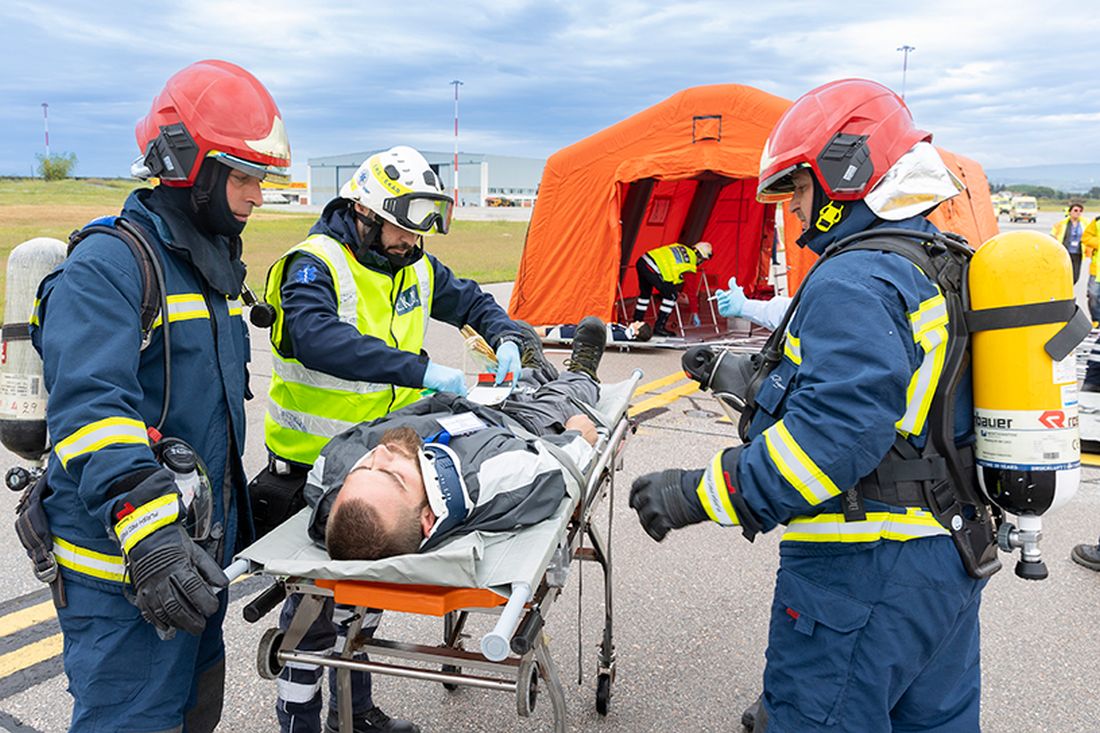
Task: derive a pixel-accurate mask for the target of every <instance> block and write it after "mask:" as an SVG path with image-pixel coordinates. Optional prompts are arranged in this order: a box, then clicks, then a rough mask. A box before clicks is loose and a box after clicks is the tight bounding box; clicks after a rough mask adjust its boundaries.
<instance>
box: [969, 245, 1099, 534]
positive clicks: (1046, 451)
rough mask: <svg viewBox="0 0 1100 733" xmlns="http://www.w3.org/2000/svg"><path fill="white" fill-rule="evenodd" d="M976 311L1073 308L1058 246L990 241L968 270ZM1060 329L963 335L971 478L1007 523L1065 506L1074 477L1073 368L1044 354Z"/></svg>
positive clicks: (1077, 455)
mask: <svg viewBox="0 0 1100 733" xmlns="http://www.w3.org/2000/svg"><path fill="white" fill-rule="evenodd" d="M969 284H970V307H971V309H972V310H975V311H982V310H986V309H991V308H1005V307H1010V306H1024V305H1029V304H1033V303H1048V302H1051V301H1067V300H1068V301H1072V300H1073V299H1074V294H1073V275H1072V268H1071V266H1070V259H1069V255H1068V254H1067V252H1066V250H1065V248H1064V247H1063V246H1062V245H1061V244H1059V243H1058V242H1057V241H1055V240H1054V239H1053V238H1051V237H1049V236H1048V235H1046V234H1042V233H1039V232H1033V231H1016V232H1007V233H1004V234H999V235H997V236H995V237H993V238H992V239H990V240H989V241H987V242H986V243H985V244H983V245H982V246H981V247H980V248H978V251H977V252H975V254H974V257H973V259H972V260H971V263H970V274H969ZM1064 325H1065V324H1064V323H1042V324H1038V325H1032V326H1022V327H1015V328H1000V329H994V330H987V331H978V332H976V333H974V334H973V335H972V337H971V338H972V341H971V353H972V357H973V389H974V428H975V433H976V436H977V444H976V446H975V448H976V454H977V462H978V466H979V471H978V474H979V479H980V482H981V485H982V489H983V490H984V491H985V492H986V495H987V496H989V498H990V499H991V500H992V501H993V502H994V503H996V504H997V505H999V506H1000V507H1002V508H1003V509H1005V510H1006V511H1008V512H1010V513H1012V514H1016V515H1021V516H1022V515H1030V516H1038V515H1040V514H1043V513H1044V512H1046V511H1049V510H1051V509H1054V508H1055V507H1057V506H1060V505H1061V504H1064V503H1065V502H1066V501H1068V500H1069V498H1070V497H1071V496H1073V494H1074V493H1076V491H1077V485H1078V483H1079V481H1080V474H1081V442H1080V435H1079V433H1078V427H1077V375H1076V362H1075V359H1074V355H1073V354H1072V353H1071V354H1070V355H1069V356H1067V357H1066V358H1065V359H1062V360H1061V361H1055V360H1053V359H1052V358H1051V357H1050V355H1048V354H1047V352H1046V351H1045V350H1044V346H1045V344H1046V343H1047V341H1048V340H1050V338H1051V337H1052V336H1054V334H1056V333H1057V332H1058V331H1059V330H1060V329H1061V328H1062V327H1063V326H1064Z"/></svg>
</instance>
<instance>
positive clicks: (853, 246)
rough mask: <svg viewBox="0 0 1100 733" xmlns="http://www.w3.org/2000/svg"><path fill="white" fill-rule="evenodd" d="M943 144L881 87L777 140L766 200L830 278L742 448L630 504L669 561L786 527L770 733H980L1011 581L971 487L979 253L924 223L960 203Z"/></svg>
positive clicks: (757, 394) (814, 110) (784, 350)
mask: <svg viewBox="0 0 1100 733" xmlns="http://www.w3.org/2000/svg"><path fill="white" fill-rule="evenodd" d="M930 140H931V134H930V133H928V132H926V131H924V130H921V129H920V128H918V127H917V126H916V125H915V124H914V122H913V119H912V117H911V115H910V112H909V110H908V108H907V107H906V106H905V103H904V102H903V101H902V100H901V98H900V97H898V96H897V95H896V94H894V93H893V92H892V91H890V90H889V89H887V88H886V87H884V86H882V85H880V84H877V83H875V82H871V81H867V80H863V79H845V80H841V81H835V82H831V83H829V84H825V85H824V86H821V87H818V88H817V89H814V90H813V91H810V92H808V93H807V94H805V95H803V96H802V97H800V98H799V99H798V100H797V101H796V102H795V103H794V105H793V106H792V107H791V108H790V109H789V110H788V111H787V112H786V113H785V114H784V115H783V116H782V117H781V118H780V120H779V122H778V123H777V125H776V126H775V129H773V130H772V132H771V135H770V136H769V137H768V140H767V143H766V144H765V147H764V151H763V156H762V160H761V164H760V175H759V179H758V181H759V183H758V185H759V188H758V198H759V199H760V200H761V201H777V200H784V199H790V202H791V203H790V207H791V212H792V213H793V214H794V215H795V216H796V217H797V218H798V219H799V221H800V222H801V224H802V229H803V232H802V235H801V237H800V238H799V240H798V243H799V244H800V245H801V246H804V247H808V248H810V249H811V250H813V251H814V252H815V253H816V254H818V255H819V256H820V259H819V260H818V262H817V264H816V265H815V267H814V268H813V270H811V272H810V274H809V275H808V276H807V278H806V280H805V281H804V282H803V284H802V286H801V287H800V288H799V291H798V293H797V294H796V296H795V299H794V301H793V302H792V304H791V307H790V308H788V309H787V310H786V313H785V314H784V317H783V320H782V322H781V323H780V324H779V325H778V327H777V328H776V330H775V335H774V336H773V337H772V338H771V339H770V340H769V342H768V344H767V345H766V346H765V348H764V350H763V351H762V352H761V354H760V355H759V356H758V357H757V358H754V360H753V362H752V367H751V371H752V372H753V373H752V375H751V378H749V379H747V380H746V382H747V384H748V387H747V389H746V390H745V391H746V394H745V395H739V396H740V397H743V398H744V399H745V400H746V405H745V409H744V411H743V412H742V418H741V426H740V433H741V437H742V440H743V444H741V445H737V446H734V447H731V448H727V449H725V450H723V451H721V452H720V453H718V455H716V456H715V457H714V458H713V460H712V461H711V462H710V464H709V466H708V467H706V468H703V469H698V470H684V469H678V468H677V469H668V470H665V471H663V472H660V473H654V474H648V475H646V476H642V477H641V478H639V479H637V480H636V481H635V482H634V485H633V487H632V490H631V496H630V505H631V506H632V507H633V508H634V509H635V510H636V511H637V512H638V517H639V520H640V521H641V524H642V526H643V527H644V528H645V530H646V532H647V533H648V534H649V535H650V536H651V537H653V538H654V539H655V540H658V541H660V540H662V539H663V538H664V537H665V535H666V534H667V533H668V532H669V531H670V530H673V529H677V528H681V527H686V526H688V525H690V524H695V523H701V522H706V521H708V520H709V521H710V522H714V523H717V524H720V525H725V526H731V527H737V528H738V529H739V530H741V532H742V533H743V534H744V535H745V537H746V538H747V539H749V540H752V539H753V538H754V537H755V536H756V535H757V534H759V533H761V532H768V531H771V530H773V529H776V528H777V527H779V526H781V525H782V526H784V527H785V530H784V533H783V538H782V542H781V543H780V561H779V572H778V574H777V578H776V586H775V595H774V602H773V604H772V613H771V628H770V631H769V635H768V649H767V655H766V656H767V663H766V666H765V670H764V693H763V695H762V697H761V700H760V701H759V705H758V707H757V709H756V710H755V711H753V713H754V714H755V721H753V722H755V725H756V730H757V731H758V732H760V731H769V733H778V732H779V731H784V732H785V731H799V733H808V732H811V731H822V732H824V731H888V730H906V731H976V730H978V729H979V725H980V721H979V707H980V689H981V674H980V664H979V662H980V652H979V649H980V642H979V628H978V609H979V604H980V601H981V591H982V588H983V587H984V585H985V582H986V578H988V576H989V575H991V574H992V573H993V572H995V571H996V570H997V569H998V568H999V567H1000V563H999V561H998V560H997V556H996V555H997V549H996V537H995V533H994V531H993V521H992V518H991V515H990V512H989V510H988V506H987V505H986V500H984V499H982V498H981V494H980V492H979V490H978V488H977V476H976V473H975V470H974V451H973V441H974V435H973V424H972V418H971V416H972V397H971V393H970V389H969V384H970V372H969V361H968V359H967V358H966V357H967V349H966V348H965V344H966V343H967V342H966V340H965V328H966V327H965V326H964V325H963V323H962V322H963V318H962V306H961V303H962V302H964V301H963V298H961V297H960V288H961V282H964V281H965V277H963V278H962V279H961V280H960V278H959V277H958V275H959V273H960V272H964V271H965V270H963V269H962V268H964V267H965V263H966V262H967V260H968V258H969V252H968V251H967V250H966V249H965V247H964V246H963V245H962V244H961V243H960V242H959V241H957V240H954V239H951V238H949V237H946V236H944V235H942V234H940V233H939V232H938V231H937V230H936V228H935V227H934V226H933V225H932V224H931V223H930V222H929V221H928V220H927V219H926V218H925V216H924V215H925V214H927V213H928V212H929V211H931V210H932V209H933V208H934V207H935V206H936V205H938V204H939V203H940V202H942V201H944V200H946V199H948V198H950V197H952V196H954V195H956V194H957V193H959V192H960V191H961V190H962V184H961V183H960V182H959V181H958V180H957V179H956V178H955V177H954V176H953V175H952V174H951V172H950V171H949V169H948V168H947V167H946V166H945V165H944V163H943V161H942V160H941V159H940V157H939V154H938V153H937V152H936V149H935V148H934V147H932V145H931V143H930ZM959 385H962V386H961V387H960V386H959ZM956 417H957V418H958V419H957V420H956V419H955V418H956ZM714 570H715V577H716V578H717V577H719V576H722V577H727V578H728V576H729V572H728V570H729V568H728V565H723V566H722V567H715V569H714ZM746 722H748V721H746Z"/></svg>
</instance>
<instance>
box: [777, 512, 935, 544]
mask: <svg viewBox="0 0 1100 733" xmlns="http://www.w3.org/2000/svg"><path fill="white" fill-rule="evenodd" d="M947 534H949V533H948V531H947V530H946V529H944V528H943V526H942V525H941V524H940V523H939V522H937V521H936V519H935V517H933V516H932V515H931V514H929V513H928V512H927V511H925V510H924V509H916V508H912V507H910V508H909V509H907V510H906V512H905V514H901V513H895V512H867V518H866V519H864V520H862V521H858V522H848V521H845V519H844V515H843V514H819V515H817V516H816V517H797V518H795V519H793V520H791V523H790V524H789V525H788V526H787V531H786V532H784V533H783V542H877V541H878V540H895V541H898V542H904V541H906V540H914V539H920V538H922V537H937V536H939V535H947Z"/></svg>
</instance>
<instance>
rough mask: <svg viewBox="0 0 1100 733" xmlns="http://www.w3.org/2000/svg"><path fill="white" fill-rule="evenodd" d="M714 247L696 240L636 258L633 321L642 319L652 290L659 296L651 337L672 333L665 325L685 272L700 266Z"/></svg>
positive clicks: (667, 246) (665, 247)
mask: <svg viewBox="0 0 1100 733" xmlns="http://www.w3.org/2000/svg"><path fill="white" fill-rule="evenodd" d="M712 254H714V249H713V247H711V245H710V242H698V243H697V244H695V246H693V247H688V246H687V245H684V244H680V243H678V242H676V243H673V244H666V245H665V246H664V247H657V248H656V249H651V250H649V251H648V252H646V253H645V254H644V255H642V256H641V257H639V258H638V261H637V262H636V263H634V268H635V270H636V271H637V273H638V299H637V300H635V301H634V318H633V320H635V321H644V320H645V314H646V311H647V310H649V301H650V298H651V297H652V296H653V291H655V290H656V291H657V293H658V294H659V295H660V296H661V303H660V305H659V306H658V308H657V319H656V320H655V321H654V323H653V335H654V336H665V337H667V336H673V335H674V334H673V333H672V331H669V330H668V329H666V328H665V325H666V324H667V323H668V317H669V315H671V314H672V309H673V308H674V307H675V306H676V298H677V297H678V296H679V295H680V290H681V289H682V288H683V286H684V275H685V274H686V273H689V272H696V271H698V269H699V266H700V265H701V264H702V263H703V262H706V261H707V260H709V259H710V258H711V255H712Z"/></svg>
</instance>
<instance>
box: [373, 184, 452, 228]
mask: <svg viewBox="0 0 1100 733" xmlns="http://www.w3.org/2000/svg"><path fill="white" fill-rule="evenodd" d="M382 208H383V209H384V210H385V211H386V213H387V214H390V215H392V216H393V218H394V219H395V220H396V221H397V225H398V226H400V227H403V228H405V229H408V230H410V231H414V232H420V233H421V234H427V233H429V232H431V231H432V230H434V231H436V232H438V233H439V234H446V233H447V232H448V231H450V228H451V217H452V216H453V214H454V199H452V198H451V197H450V196H447V195H446V194H442V193H408V194H405V195H404V196H396V197H393V198H388V199H386V200H385V201H384V202H383V204H382Z"/></svg>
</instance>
